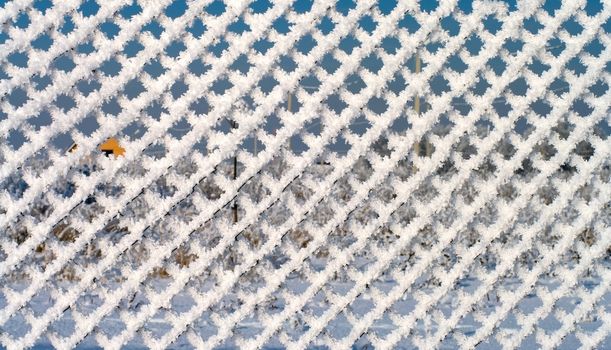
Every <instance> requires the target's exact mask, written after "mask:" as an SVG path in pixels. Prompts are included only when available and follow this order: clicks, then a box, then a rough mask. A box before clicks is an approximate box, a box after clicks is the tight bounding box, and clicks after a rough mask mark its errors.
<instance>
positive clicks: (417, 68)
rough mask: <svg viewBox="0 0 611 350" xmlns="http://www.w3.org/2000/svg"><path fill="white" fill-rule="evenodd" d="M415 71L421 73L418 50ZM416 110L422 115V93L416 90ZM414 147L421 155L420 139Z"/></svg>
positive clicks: (418, 154) (417, 154)
mask: <svg viewBox="0 0 611 350" xmlns="http://www.w3.org/2000/svg"><path fill="white" fill-rule="evenodd" d="M415 65H416V67H415V73H420V54H419V52H418V51H416V57H415ZM414 110H415V111H416V115H418V117H420V95H419V94H418V93H417V92H416V97H415V99H414ZM414 146H415V147H414V149H415V151H416V156H418V157H419V156H420V140H416V144H415V145H414Z"/></svg>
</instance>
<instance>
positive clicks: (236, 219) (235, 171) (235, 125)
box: [231, 121, 238, 223]
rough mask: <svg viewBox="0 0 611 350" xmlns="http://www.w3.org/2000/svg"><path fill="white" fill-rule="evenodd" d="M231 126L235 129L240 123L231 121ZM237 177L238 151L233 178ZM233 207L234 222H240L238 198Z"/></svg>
mask: <svg viewBox="0 0 611 350" xmlns="http://www.w3.org/2000/svg"><path fill="white" fill-rule="evenodd" d="M231 127H232V128H234V129H235V128H237V127H238V125H237V123H236V122H235V121H231ZM237 178H238V154H237V151H236V154H235V155H234V156H233V179H234V180H236V179H237ZM231 209H232V213H233V222H234V223H236V222H238V202H237V200H236V201H235V202H233V207H232V208H231Z"/></svg>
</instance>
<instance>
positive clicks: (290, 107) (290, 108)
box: [286, 91, 293, 151]
mask: <svg viewBox="0 0 611 350" xmlns="http://www.w3.org/2000/svg"><path fill="white" fill-rule="evenodd" d="M286 109H287V110H288V111H289V112H293V96H291V92H290V91H289V93H288V99H287V103H286ZM287 144H288V147H289V151H292V150H293V141H292V138H291V136H289V140H288V143H287Z"/></svg>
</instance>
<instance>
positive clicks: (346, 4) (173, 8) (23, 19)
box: [0, 0, 609, 151]
mask: <svg viewBox="0 0 611 350" xmlns="http://www.w3.org/2000/svg"><path fill="white" fill-rule="evenodd" d="M4 2H6V1H4ZM505 2H506V3H508V4H509V6H510V8H511V9H513V10H515V8H516V0H506V1H505ZM396 3H397V1H396V0H381V1H379V3H378V4H379V8H380V10H381V11H382V12H383V13H388V12H390V11H391V10H392V9H393V8H394V7H395V6H396ZM311 5H312V0H296V1H294V4H293V8H294V10H295V11H297V12H305V11H308V10H309V8H310V7H311ZM560 5H561V2H560V1H558V0H548V1H546V3H545V6H544V8H545V9H546V10H547V11H548V12H550V14H553V12H554V11H555V10H556V9H557V8H559V7H560ZM34 6H35V7H36V8H37V9H38V10H40V11H42V12H44V11H46V9H48V8H49V7H51V6H52V2H51V1H49V0H39V1H35V5H34ZM270 6H271V4H270V2H269V1H267V0H257V1H253V3H252V4H251V8H252V10H253V11H255V12H264V11H266V10H267V8H269V7H270ZM336 6H337V8H338V10H339V11H340V12H344V13H345V12H347V11H349V10H350V9H352V8H354V7H355V1H351V0H339V1H337V5H336ZM420 6H421V8H422V10H424V11H432V10H434V9H435V7H436V6H437V1H435V0H427V1H420ZM186 7H187V6H186V1H185V0H177V1H174V3H172V4H171V5H170V6H168V7H167V8H166V10H165V13H166V15H168V16H169V17H178V16H181V15H182V14H183V13H184V11H185V9H186ZM459 7H460V9H462V10H463V11H465V12H471V11H472V1H468V0H459ZM601 8H602V4H601V1H600V0H588V3H587V7H586V11H587V13H588V14H590V15H593V14H595V13H597V12H599V11H600V10H601ZM98 9H99V5H98V4H97V3H96V2H95V1H93V0H87V1H84V2H83V5H82V6H81V7H80V8H79V11H80V12H82V14H83V15H84V16H91V15H93V14H95V13H96V12H97V10H98ZM140 10H141V8H140V6H139V5H137V4H134V5H132V6H129V7H125V8H124V9H122V11H121V15H122V16H123V17H125V18H130V17H132V16H134V15H136V14H137V13H139V12H140ZM204 10H205V11H207V12H209V13H210V14H213V15H218V14H220V13H222V12H223V11H224V4H223V3H222V2H221V1H215V2H213V3H212V4H211V5H209V6H208V7H206V8H205V9H204ZM485 24H486V26H487V27H489V28H491V29H492V30H494V29H495V27H498V23H495V21H494V20H493V19H491V20H489V21H488V22H485ZM12 25H13V26H16V27H21V28H24V27H27V26H28V25H29V18H28V17H27V16H25V15H24V16H19V17H18V18H17V19H16V20H15V21H14V22H13V23H12ZM289 25H290V24H289V23H287V21H286V20H285V19H284V17H281V18H280V19H278V20H277V21H276V22H275V23H274V28H275V29H276V30H278V31H280V32H285V31H288V30H290V28H289ZM359 25H360V26H361V27H362V28H363V29H365V30H373V28H374V26H375V24H374V23H372V22H371V19H368V18H367V17H364V18H363V19H362V20H361V21H360V22H359ZM441 25H442V26H444V28H446V29H448V30H449V31H457V30H458V26H457V25H456V24H455V23H453V21H452V20H451V19H449V18H448V19H445V20H444V21H442V23H441ZM400 26H401V27H402V28H404V29H406V30H408V31H410V32H413V31H415V30H417V24H416V23H415V21H414V20H413V19H412V18H410V16H409V15H407V16H406V17H405V18H404V19H403V20H402V21H401V22H400ZM571 26H574V27H575V29H576V30H578V29H579V28H578V27H579V26H578V25H576V24H573V23H571V22H568V23H567V24H566V28H567V29H569V28H571ZM319 27H320V29H321V30H322V31H323V32H328V31H330V30H331V29H332V28H333V24H332V22H331V21H329V20H328V19H323V20H322V21H321V23H320V24H319ZM606 27H607V28H606V29H607V31H609V22H607V24H606ZM100 29H101V31H102V32H103V33H104V34H105V35H107V36H108V37H113V36H115V35H117V33H118V27H117V26H116V25H115V24H114V23H111V22H106V23H104V24H102V25H101V26H100ZM59 30H60V31H61V32H62V33H69V32H70V31H72V30H73V24H72V22H71V19H70V18H69V17H66V20H65V23H64V25H63V26H62V27H61V28H60V29H59ZM162 30H163V29H162V28H161V27H160V26H159V25H157V24H156V22H152V23H150V24H148V25H146V26H145V27H144V28H143V31H149V32H151V33H152V34H153V35H155V36H158V35H160V34H161V31H162ZM188 30H189V32H191V33H192V34H193V35H194V36H201V35H202V33H204V32H205V30H206V27H205V24H204V23H202V22H201V21H199V20H196V21H195V22H194V23H193V24H192V25H191V26H190V27H189V29H188ZM229 30H230V31H234V32H237V33H241V32H243V31H245V30H248V27H247V25H246V24H245V23H244V22H243V21H241V20H239V21H237V22H235V23H234V24H232V25H231V26H230V28H229ZM6 39H7V35H6V34H5V33H4V32H1V33H0V43H2V42H4V41H5V40H6ZM312 41H313V40H312V39H311V38H308V36H306V37H304V38H303V39H302V40H300V41H299V42H298V44H297V49H298V50H300V51H303V52H307V51H308V50H309V48H310V47H311V46H312ZM51 43H52V41H51V39H50V38H49V37H48V36H47V35H41V36H39V37H38V38H36V39H35V40H32V45H33V46H34V47H36V48H40V49H45V48H47V47H49V46H50V45H51ZM511 44H512V43H508V45H511ZM558 44H561V42H559V41H558V42H557V43H556V42H553V41H552V42H549V43H548V46H554V45H558ZM228 45H229V43H227V42H226V41H225V40H220V41H219V42H218V43H217V44H216V45H214V46H213V47H212V51H213V53H214V54H215V55H218V56H220V55H221V54H222V52H223V50H224V49H226V48H227V46H228ZM353 45H358V43H357V42H355V41H354V39H352V40H351V39H350V38H346V39H345V40H343V41H342V42H341V44H340V49H344V50H348V51H349V50H350V47H351V46H353ZM480 45H481V42H480V41H479V40H478V39H477V37H475V36H474V37H472V38H470V40H468V41H467V43H466V47H467V49H469V50H473V51H477V49H478V48H479V46H480ZM396 46H397V43H396V42H393V41H392V40H388V41H385V42H383V43H382V48H384V49H385V50H388V51H392V50H394V49H396ZM519 46H520V45H518V46H516V47H515V49H516V50H517V49H519ZM267 48H269V46H268V45H267V43H266V42H265V41H261V42H258V43H256V44H255V49H257V50H260V51H261V52H265V50H266V49H267ZM76 49H77V50H78V51H80V52H84V53H86V52H90V51H92V50H94V49H95V48H93V47H92V46H91V45H90V44H88V43H83V44H82V45H80V46H79V47H78V48H76ZM141 49H142V46H141V45H139V43H138V42H137V41H135V40H134V41H131V42H129V43H128V45H126V47H125V49H124V53H125V54H126V55H127V56H128V57H130V56H134V55H136V54H137V53H138V52H139V51H140V50H141ZM431 49H432V50H434V49H435V48H434V47H433V48H431V47H429V50H431ZM598 49H599V48H592V50H598ZM182 50H184V44H183V43H182V42H180V41H175V42H173V43H172V44H171V45H170V46H169V47H168V48H166V51H165V53H166V54H167V55H169V56H177V55H178V54H179V53H180V51H182ZM557 50H558V53H559V52H561V51H562V48H559V49H557ZM552 53H554V52H553V51H552ZM327 58H328V57H327ZM459 61H460V60H456V58H455V57H454V58H451V59H450V61H449V62H448V64H449V65H450V67H457V68H458V67H459V66H460V65H461V62H459ZM9 62H10V64H15V65H17V66H26V65H27V63H26V62H27V55H21V54H19V53H16V54H13V55H11V56H10V57H9ZM380 62H381V61H380V60H379V59H378V58H377V57H376V56H375V55H371V56H369V57H367V58H366V59H365V60H364V61H363V66H365V67H366V68H367V69H373V70H375V69H379V67H378V65H379V64H380ZM278 64H279V66H281V67H282V68H283V69H285V70H287V71H289V70H290V69H291V66H294V65H295V62H293V61H292V60H291V59H290V57H288V56H283V57H282V58H281V59H280V60H279V62H278ZM333 64H336V62H333V60H332V59H328V60H325V59H323V60H322V62H321V66H322V67H323V68H324V69H331V68H332V66H333ZM407 64H408V65H409V66H412V67H413V60H409V61H408V62H407ZM490 64H491V67H492V68H494V69H496V68H499V69H502V63H495V62H491V63H490ZM73 65H74V63H73V62H72V60H71V59H70V58H69V57H68V56H60V57H59V58H58V59H57V60H56V62H55V68H57V69H64V70H70V69H71V66H73ZM423 65H426V62H423ZM231 68H232V69H235V70H239V71H241V72H243V73H245V72H247V70H248V68H249V64H248V62H247V59H246V57H241V58H239V59H238V60H237V61H236V62H235V63H234V65H233V66H232V67H231ZM569 69H573V70H574V71H575V72H577V73H579V69H581V67H579V62H578V61H575V62H571V63H570V64H569ZM100 70H101V71H102V72H103V74H107V75H113V74H119V72H120V65H119V64H118V63H117V62H116V61H114V60H112V59H111V60H109V61H107V62H106V63H105V64H103V65H102V67H100ZM164 70H165V68H164V67H162V65H161V64H160V63H159V61H157V60H153V61H151V62H149V63H148V64H147V65H146V66H145V68H144V71H145V72H146V73H148V74H150V75H152V76H158V75H160V74H162V73H163V71H164ZM190 70H191V72H195V73H196V74H197V73H198V72H199V73H203V72H204V71H206V70H207V64H205V63H204V62H202V61H201V60H196V61H194V62H193V63H192V64H191V66H190ZM6 78H7V76H6V74H5V73H4V72H3V70H2V69H1V68H0V79H6ZM32 80H33V82H35V83H36V84H41V85H42V86H46V85H45V84H50V83H51V81H50V79H49V78H48V77H46V76H39V77H34V78H33V79H32ZM348 82H349V83H353V84H352V85H351V86H353V87H354V89H355V91H357V90H358V89H359V88H360V87H362V85H363V84H364V82H362V81H361V80H360V79H359V78H358V77H357V76H353V77H351V78H350V79H348ZM318 83H319V82H318V81H317V80H316V79H315V78H314V77H313V76H306V77H305V78H304V79H303V81H302V85H317V84H318ZM96 84H97V82H96V81H82V82H79V85H78V86H77V88H78V89H79V90H81V91H88V92H91V91H94V90H95V89H96V88H98V87H99V86H96ZM403 84H405V82H404V81H402V78H400V77H397V78H396V79H395V80H393V81H392V82H390V84H389V88H390V89H391V90H392V89H393V88H397V89H398V88H400V87H402V86H403ZM98 85H99V84H98ZM274 85H275V82H274V81H273V80H272V79H263V80H262V81H261V83H260V86H261V89H262V90H264V91H268V90H271V88H273V86H274ZM444 85H445V83H444V82H443V79H441V78H439V79H435V77H434V79H433V80H432V81H431V86H432V89H433V90H434V91H435V90H438V91H439V92H441V91H443V89H444V88H445V86H444ZM516 85H519V84H516ZM564 86H566V84H565V85H564ZM227 87H228V82H226V81H223V80H222V79H221V80H220V81H219V83H218V84H215V86H214V90H215V91H217V92H221V91H223V90H224V89H226V88H227ZM185 88H186V86H185V85H184V83H182V82H180V81H179V82H177V83H176V84H174V86H172V89H171V91H172V93H173V95H175V96H178V95H179V94H180V93H181V92H182V91H184V89H185ZM484 88H485V86H483V85H482V86H476V88H475V89H476V90H477V89H484ZM516 88H519V86H517V87H516ZM552 88H555V89H560V91H561V90H562V88H563V85H562V82H561V81H559V82H557V83H556V85H554V86H552ZM598 89H599V90H601V91H603V90H606V86H600V87H598ZM142 90H143V88H142V86H141V85H140V84H139V82H138V81H136V80H134V81H131V82H129V83H128V84H127V86H126V87H125V89H124V91H123V94H125V95H126V96H127V97H131V96H135V95H137V94H138V93H140V92H141V91H142ZM397 91H398V90H397ZM603 92H604V91H603ZM25 97H26V95H25V94H24V92H23V90H21V91H14V92H13V93H11V94H9V96H8V97H6V98H8V99H9V102H11V103H13V102H14V103H15V105H19V104H21V103H23V102H24V101H25ZM247 102H248V101H247ZM455 102H456V103H457V108H460V107H459V106H460V102H461V101H455ZM71 103H73V102H72V101H71V100H70V98H58V101H57V105H58V107H60V108H64V107H65V108H70V106H71ZM327 104H328V105H329V107H330V108H331V109H335V110H337V111H339V110H341V109H342V108H343V103H342V101H341V100H340V99H339V97H338V96H337V95H332V96H330V97H329V99H328V100H327ZM368 105H369V107H370V108H371V109H374V110H375V109H379V110H383V102H382V101H380V100H376V99H372V101H370V102H369V104H368ZM193 108H194V110H195V111H197V112H198V113H205V112H206V111H207V110H208V108H207V104H206V102H205V99H201V100H200V101H197V102H196V103H194V105H193ZM297 108H299V101H296V100H295V101H294V109H297ZM495 108H497V112H499V113H507V111H508V110H509V108H510V107H509V106H506V105H504V103H502V101H499V103H496V104H495ZM534 108H536V106H535V107H534ZM577 108H581V107H579V106H577ZM102 109H103V110H104V111H105V112H108V113H111V114H117V113H118V112H119V108H118V106H117V104H116V102H114V103H113V101H109V102H108V103H106V104H105V105H104V106H103V107H102ZM147 112H148V113H149V114H151V115H158V114H159V113H161V112H162V108H161V106H160V105H159V104H156V103H153V104H152V105H151V106H149V109H148V110H147ZM6 117H7V116H6V115H5V114H4V113H1V114H0V119H4V118H6ZM363 120H364V119H363ZM49 121H50V117H49V116H48V113H47V114H46V115H45V112H42V113H41V114H40V115H38V116H34V117H33V118H32V119H31V123H32V125H35V126H37V127H40V126H41V125H46V124H47V123H48V122H49ZM361 121H362V120H361ZM279 126H280V122H279V120H278V119H277V118H276V117H275V116H270V117H269V118H268V120H267V122H266V124H265V128H266V129H267V130H268V131H270V132H271V131H273V130H275V129H277V128H278V127H279ZM308 126H309V129H308V130H309V131H310V132H317V131H318V130H319V129H320V128H319V127H317V125H315V123H311V124H310V125H308ZM96 127H97V122H96V121H95V118H93V117H92V116H87V117H86V118H85V119H84V121H83V122H81V123H80V124H79V126H78V128H79V130H81V131H83V132H85V133H87V132H91V131H93V130H95V128H96ZM185 127H188V124H187V123H186V121H183V122H182V124H181V123H179V124H177V125H175V130H173V131H172V132H173V133H174V134H175V135H176V136H180V135H181V134H184V132H183V131H180V130H181V129H183V128H185ZM366 127H367V124H366V123H362V124H360V125H359V124H355V125H353V131H355V132H360V131H361V129H364V128H366ZM407 127H409V125H408V123H407V121H406V120H405V118H401V119H400V120H398V122H397V123H395V126H394V128H395V129H397V130H400V129H405V128H407ZM218 128H219V130H223V131H226V130H227V129H228V128H229V126H228V124H227V123H226V122H225V123H222V124H221V125H219V127H218ZM137 129H138V128H137V126H132V127H131V129H130V128H127V129H126V130H125V133H126V134H128V135H132V134H133V135H136V136H137V133H136V130H137ZM606 130H607V134H608V133H609V132H608V126H606ZM9 142H10V143H11V144H13V145H14V146H15V147H19V146H20V144H21V143H22V142H23V137H22V135H20V133H19V132H18V131H13V132H12V133H11V135H9ZM71 142H72V141H71V138H70V136H69V135H68V134H66V135H60V136H59V137H57V138H56V139H55V140H54V144H55V145H56V146H57V147H60V148H66V147H68V146H69V144H70V143H71ZM248 144H252V141H251V142H250V143H248ZM299 144H300V142H299V140H298V138H297V137H295V140H294V146H295V147H297V148H299ZM247 147H249V146H247ZM334 147H335V149H336V150H337V151H345V146H342V145H341V142H340V143H339V144H337V145H335V146H334ZM297 151H300V149H297Z"/></svg>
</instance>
